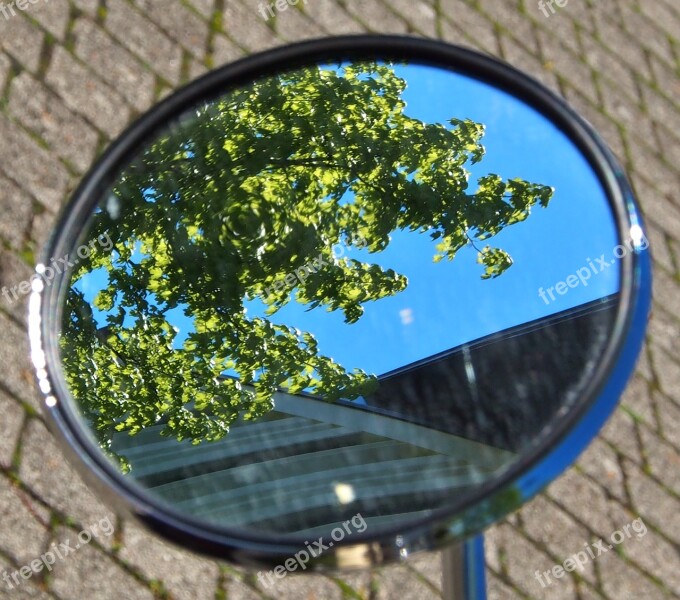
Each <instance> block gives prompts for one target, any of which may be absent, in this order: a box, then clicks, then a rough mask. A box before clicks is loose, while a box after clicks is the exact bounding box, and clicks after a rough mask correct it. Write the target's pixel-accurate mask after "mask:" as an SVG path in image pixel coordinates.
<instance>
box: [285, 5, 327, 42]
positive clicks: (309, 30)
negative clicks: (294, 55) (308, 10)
mask: <svg viewBox="0 0 680 600" xmlns="http://www.w3.org/2000/svg"><path fill="white" fill-rule="evenodd" d="M276 33H277V35H279V36H280V37H281V38H282V39H284V40H287V41H289V42H297V41H302V40H305V39H314V38H319V37H323V35H324V31H323V29H322V28H321V27H320V26H319V25H318V24H317V23H315V22H314V21H312V20H311V19H310V18H309V17H307V16H306V15H305V14H304V13H303V12H301V11H299V10H296V9H295V8H294V7H292V6H291V7H290V8H289V9H288V10H285V11H282V12H280V13H278V14H277V16H276Z"/></svg>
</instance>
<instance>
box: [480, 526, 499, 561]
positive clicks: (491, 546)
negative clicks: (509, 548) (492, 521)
mask: <svg viewBox="0 0 680 600" xmlns="http://www.w3.org/2000/svg"><path fill="white" fill-rule="evenodd" d="M501 541H502V532H501V530H500V529H499V526H497V525H492V526H491V527H489V529H487V530H486V531H485V532H484V558H485V560H486V565H487V567H488V568H490V569H493V570H495V571H497V572H500V571H501V557H500V551H501V547H500V543H501Z"/></svg>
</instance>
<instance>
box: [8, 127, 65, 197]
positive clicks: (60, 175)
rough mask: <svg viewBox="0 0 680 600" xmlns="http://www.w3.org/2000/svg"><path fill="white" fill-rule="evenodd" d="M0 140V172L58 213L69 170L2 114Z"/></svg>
mask: <svg viewBox="0 0 680 600" xmlns="http://www.w3.org/2000/svg"><path fill="white" fill-rule="evenodd" d="M0 139H1V140H2V144H0V169H2V170H3V171H4V173H5V175H7V176H8V177H10V178H11V179H12V180H13V181H14V182H15V183H18V184H19V185H20V186H21V187H23V188H24V189H25V190H27V191H29V192H30V193H31V194H33V196H34V197H35V198H36V199H37V200H38V201H39V202H40V203H42V204H43V205H44V206H45V207H46V208H48V209H51V210H56V208H57V207H58V204H59V201H60V200H61V198H62V196H63V195H64V193H65V191H66V189H67V186H68V184H69V174H68V172H67V171H66V168H65V167H64V166H63V165H62V164H61V163H60V162H59V160H57V159H56V158H55V157H54V156H52V155H51V154H50V153H49V152H48V151H47V150H45V149H44V148H42V147H41V146H39V145H38V144H37V143H36V142H35V141H34V140H32V139H31V138H30V137H29V136H28V134H27V133H26V132H25V131H23V130H22V129H21V128H20V127H19V126H18V125H16V124H15V123H12V122H10V121H9V119H7V117H5V116H4V115H2V114H0Z"/></svg>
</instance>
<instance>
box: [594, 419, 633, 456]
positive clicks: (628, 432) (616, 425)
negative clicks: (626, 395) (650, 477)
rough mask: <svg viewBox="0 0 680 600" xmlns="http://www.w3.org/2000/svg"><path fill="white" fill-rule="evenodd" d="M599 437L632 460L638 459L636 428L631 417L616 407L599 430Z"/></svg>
mask: <svg viewBox="0 0 680 600" xmlns="http://www.w3.org/2000/svg"><path fill="white" fill-rule="evenodd" d="M600 437H602V438H603V439H605V440H607V441H608V442H609V443H610V444H611V445H612V446H614V448H615V449H616V450H617V451H618V452H620V453H621V454H624V455H626V456H628V457H629V458H631V459H633V460H639V455H640V446H639V445H638V442H637V430H636V427H635V422H634V420H633V418H632V417H631V416H630V415H629V414H628V413H626V412H625V411H623V410H621V409H620V408H618V409H617V410H616V411H615V412H614V414H613V415H612V416H611V417H610V418H609V420H608V421H607V423H606V424H605V426H604V427H603V428H602V431H601V432H600Z"/></svg>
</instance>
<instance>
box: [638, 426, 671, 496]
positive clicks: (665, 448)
mask: <svg viewBox="0 0 680 600" xmlns="http://www.w3.org/2000/svg"><path fill="white" fill-rule="evenodd" d="M640 437H641V439H642V447H643V451H644V455H645V458H646V459H647V464H648V465H649V469H650V473H651V474H652V475H653V476H654V477H656V478H657V479H658V480H659V481H663V482H664V485H665V486H666V487H667V488H669V489H670V490H671V491H673V492H675V494H676V495H678V496H680V450H678V449H677V448H674V447H673V446H671V445H670V444H666V443H665V442H663V441H662V440H660V439H659V437H658V436H657V435H656V433H655V432H653V431H650V430H649V429H647V428H646V427H641V428H640Z"/></svg>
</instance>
